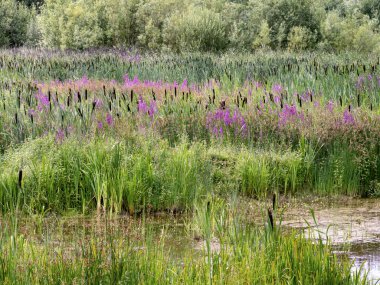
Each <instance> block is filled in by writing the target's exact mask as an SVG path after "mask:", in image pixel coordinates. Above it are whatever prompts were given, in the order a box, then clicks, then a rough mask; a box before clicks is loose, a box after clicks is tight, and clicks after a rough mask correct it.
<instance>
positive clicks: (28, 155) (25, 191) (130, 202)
mask: <svg viewBox="0 0 380 285" xmlns="http://www.w3.org/2000/svg"><path fill="white" fill-rule="evenodd" d="M0 159H1V166H0V173H1V174H0V208H1V211H2V212H3V213H4V212H9V211H14V210H20V211H23V212H27V213H35V212H37V213H44V212H48V211H53V212H60V213H62V212H66V211H72V210H75V211H77V212H80V213H88V212H91V211H94V210H96V211H98V212H108V213H121V212H128V213H130V214H134V213H140V212H142V211H143V210H144V211H148V212H149V211H153V212H155V211H166V210H169V211H172V212H178V211H186V210H192V209H193V206H194V203H195V202H197V201H198V200H202V199H203V198H204V197H205V196H207V195H209V194H217V195H226V196H229V195H231V194H239V195H246V196H249V197H254V198H264V197H267V196H268V195H270V194H271V193H274V192H279V193H282V194H286V195H296V194H299V193H305V192H312V193H316V194H320V195H335V194H346V195H351V196H357V195H361V196H369V195H377V194H378V192H379V186H378V183H376V181H377V180H376V176H375V177H373V175H372V176H371V171H372V170H373V168H376V167H377V165H366V164H363V165H362V164H361V163H360V161H359V163H358V159H359V158H358V156H357V155H355V154H354V153H352V152H350V149H349V148H348V147H345V146H344V145H339V146H336V147H334V148H333V149H329V150H327V151H326V150H324V152H323V151H322V150H321V149H318V148H315V147H313V146H311V145H309V144H308V143H306V142H305V141H301V143H300V145H299V146H298V147H297V148H295V149H290V148H281V147H277V148H273V147H271V148H269V149H266V148H247V147H244V146H231V145H226V144H224V145H221V144H218V143H217V142H214V143H211V144H206V143H201V142H197V143H194V142H192V143H190V142H189V141H187V140H186V139H182V140H181V141H180V142H179V143H177V144H176V145H175V146H170V145H169V144H168V143H167V142H166V141H165V140H161V139H157V138H154V137H146V138H141V137H140V136H137V137H131V138H129V139H125V140H123V141H117V140H114V139H112V138H97V139H86V138H84V139H83V138H82V139H81V140H80V141H79V140H77V139H75V138H71V139H67V140H65V141H64V142H62V143H57V142H56V141H55V139H54V137H52V136H46V137H43V138H38V139H35V140H30V141H28V142H26V143H24V144H22V145H21V146H19V147H16V148H13V149H9V150H8V151H7V152H6V153H5V154H4V155H3V156H2V157H1V158H0ZM375 161H377V160H375ZM372 179H375V180H372ZM373 181H374V182H373ZM367 184H369V185H372V186H371V187H372V188H367V187H364V186H365V185H367Z"/></svg>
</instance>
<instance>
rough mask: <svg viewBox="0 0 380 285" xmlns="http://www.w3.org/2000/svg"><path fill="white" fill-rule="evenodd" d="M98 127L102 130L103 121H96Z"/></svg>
mask: <svg viewBox="0 0 380 285" xmlns="http://www.w3.org/2000/svg"><path fill="white" fill-rule="evenodd" d="M98 129H99V130H102V129H103V122H101V121H98Z"/></svg>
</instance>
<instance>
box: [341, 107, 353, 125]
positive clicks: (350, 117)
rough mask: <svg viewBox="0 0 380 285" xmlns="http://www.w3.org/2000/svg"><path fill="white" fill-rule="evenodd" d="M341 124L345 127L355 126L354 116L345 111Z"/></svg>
mask: <svg viewBox="0 0 380 285" xmlns="http://www.w3.org/2000/svg"><path fill="white" fill-rule="evenodd" d="M343 123H345V124H346V125H353V124H355V119H354V116H353V115H352V114H351V112H350V111H349V110H348V109H346V110H345V111H344V113H343Z"/></svg>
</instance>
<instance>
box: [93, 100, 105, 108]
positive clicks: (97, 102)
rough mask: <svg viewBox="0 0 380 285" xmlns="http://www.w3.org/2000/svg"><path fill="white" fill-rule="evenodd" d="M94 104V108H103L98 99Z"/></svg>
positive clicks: (101, 102)
mask: <svg viewBox="0 0 380 285" xmlns="http://www.w3.org/2000/svg"><path fill="white" fill-rule="evenodd" d="M94 103H95V107H96V108H101V107H102V106H103V101H102V100H101V99H99V98H95V100H94Z"/></svg>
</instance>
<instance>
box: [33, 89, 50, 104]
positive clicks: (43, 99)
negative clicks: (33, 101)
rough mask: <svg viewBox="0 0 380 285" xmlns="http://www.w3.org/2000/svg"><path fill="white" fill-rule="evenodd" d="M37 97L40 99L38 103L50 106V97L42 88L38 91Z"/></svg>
mask: <svg viewBox="0 0 380 285" xmlns="http://www.w3.org/2000/svg"><path fill="white" fill-rule="evenodd" d="M36 98H37V100H38V103H39V104H41V105H42V106H49V103H50V102H49V98H48V96H46V95H45V94H44V93H42V91H41V90H39V91H38V93H37V94H36Z"/></svg>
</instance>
